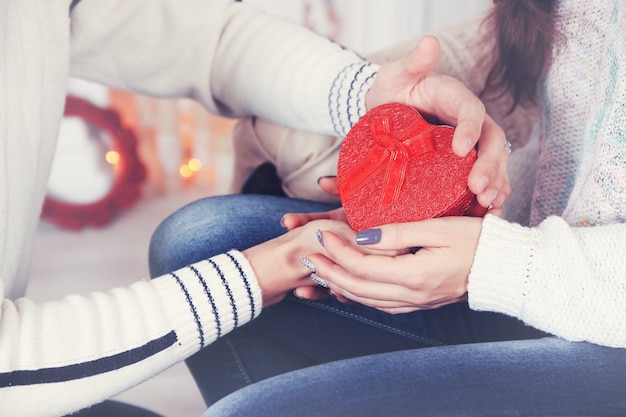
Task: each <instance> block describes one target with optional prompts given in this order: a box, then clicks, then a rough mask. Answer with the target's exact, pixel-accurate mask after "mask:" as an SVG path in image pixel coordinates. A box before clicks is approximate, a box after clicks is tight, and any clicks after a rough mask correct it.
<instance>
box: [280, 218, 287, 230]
mask: <svg viewBox="0 0 626 417" xmlns="http://www.w3.org/2000/svg"><path fill="white" fill-rule="evenodd" d="M280 225H281V226H282V227H284V228H285V229H286V228H287V226H285V216H283V217H281V218H280Z"/></svg>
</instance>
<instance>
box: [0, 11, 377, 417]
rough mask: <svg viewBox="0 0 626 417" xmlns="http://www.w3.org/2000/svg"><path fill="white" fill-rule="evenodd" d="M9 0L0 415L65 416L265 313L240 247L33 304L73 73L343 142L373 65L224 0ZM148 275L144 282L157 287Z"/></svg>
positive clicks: (2, 71) (2, 87) (1, 43)
mask: <svg viewBox="0 0 626 417" xmlns="http://www.w3.org/2000/svg"><path fill="white" fill-rule="evenodd" d="M69 7H70V0H3V1H1V2H0V300H2V301H1V305H0V415H2V416H12V417H17V416H37V417H42V416H58V415H64V414H66V413H69V412H71V411H74V410H78V409H80V408H82V407H85V406H88V405H91V404H94V403H96V402H98V401H101V400H103V399H105V398H108V397H111V396H113V395H115V394H117V393H119V392H121V391H123V390H125V389H127V388H129V387H131V386H133V385H135V384H138V383H140V382H142V381H144V380H146V379H148V378H150V377H152V376H154V375H156V374H157V373H158V372H160V371H162V370H164V369H166V368H168V367H170V366H171V365H173V364H175V363H177V362H179V361H181V360H184V359H186V358H187V357H189V356H190V355H191V354H193V353H195V352H197V351H198V350H199V349H200V348H201V347H202V346H206V345H207V344H210V343H211V342H212V341H213V340H215V339H216V338H218V337H220V336H221V335H223V334H226V333H228V332H229V331H231V330H232V329H233V328H235V327H237V326H240V325H242V324H245V323H246V322H247V321H249V320H251V319H252V318H254V317H255V316H257V315H258V314H259V313H260V310H261V294H260V289H259V286H258V284H257V281H256V277H255V276H254V273H253V271H252V269H251V267H250V265H249V264H248V262H247V260H246V259H245V258H244V257H243V256H242V254H241V253H239V252H236V251H234V252H229V253H228V254H223V255H220V256H217V257H214V258H212V259H209V260H207V261H204V262H200V263H198V264H196V265H193V266H190V267H188V268H184V269H182V270H179V271H175V272H173V273H172V274H170V275H168V276H164V277H161V278H157V279H155V280H152V281H150V280H147V279H146V280H145V281H139V282H137V283H136V284H134V285H132V286H131V287H129V288H120V289H115V290H113V291H110V292H106V293H94V294H90V295H87V296H79V295H70V296H68V297H67V298H64V299H62V300H59V301H54V302H47V303H41V304H36V303H34V302H32V301H31V300H29V299H26V298H21V297H23V295H24V293H25V290H26V285H27V282H28V269H29V258H30V253H31V244H32V239H33V234H34V232H35V228H36V225H37V222H38V218H39V213H40V209H41V204H42V201H43V199H44V196H45V194H46V188H47V179H48V175H49V171H50V166H51V162H52V158H53V155H54V151H55V146H56V138H57V134H58V131H59V125H60V122H61V118H62V112H63V105H64V98H65V93H66V83H67V79H68V76H75V77H83V78H86V79H89V80H92V81H97V82H102V83H104V84H107V85H110V86H113V87H117V88H124V89H129V90H133V91H136V92H139V93H143V94H150V95H156V96H163V97H191V98H194V99H197V100H199V101H200V102H201V103H203V104H204V105H205V106H206V107H207V109H209V110H210V111H213V112H216V113H220V114H223V115H229V116H246V115H250V114H259V115H261V116H263V117H265V118H269V119H271V120H276V121H280V122H281V123H285V124H287V125H291V126H294V127H298V128H303V129H312V130H318V131H321V132H325V133H335V134H344V133H345V132H346V130H347V129H349V127H350V125H351V123H353V122H354V121H355V120H356V118H358V116H359V114H362V112H363V111H364V105H363V98H364V91H365V90H366V88H367V86H368V84H369V82H370V81H371V79H372V77H373V75H374V73H375V70H376V67H375V66H373V65H370V64H366V63H364V61H363V60H362V59H361V58H360V57H358V56H357V55H356V54H354V53H351V52H349V51H346V50H344V49H343V48H341V47H340V46H338V45H336V44H333V43H332V42H330V41H328V40H326V39H324V38H321V37H317V36H312V35H310V34H309V33H308V32H306V31H305V30H304V29H302V28H299V27H297V26H295V25H291V24H288V23H286V22H283V21H279V20H277V19H275V18H272V17H270V16H267V15H263V14H260V13H258V12H257V11H254V10H251V9H250V8H248V7H247V6H245V5H242V4H241V3H236V2H233V1H227V0H83V1H82V2H80V3H79V4H78V6H77V7H76V8H75V9H74V10H73V11H72V13H71V15H70V13H69ZM145 278H147V277H145Z"/></svg>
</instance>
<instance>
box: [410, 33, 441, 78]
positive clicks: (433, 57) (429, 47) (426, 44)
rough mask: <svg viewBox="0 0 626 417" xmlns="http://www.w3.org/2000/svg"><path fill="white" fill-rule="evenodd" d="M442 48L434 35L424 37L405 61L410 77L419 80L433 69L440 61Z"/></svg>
mask: <svg viewBox="0 0 626 417" xmlns="http://www.w3.org/2000/svg"><path fill="white" fill-rule="evenodd" d="M440 50H441V46H440V45H439V40H438V39H437V38H436V37H435V36H432V35H426V36H424V37H422V38H421V39H420V40H419V42H418V43H417V45H416V46H415V48H413V49H412V50H411V51H410V52H409V53H408V54H407V55H406V56H405V57H404V60H403V66H404V71H406V73H407V75H408V76H410V77H414V78H416V79H419V78H421V77H423V76H425V75H426V74H428V73H429V72H431V71H432V70H433V69H435V66H436V65H437V61H439V54H440Z"/></svg>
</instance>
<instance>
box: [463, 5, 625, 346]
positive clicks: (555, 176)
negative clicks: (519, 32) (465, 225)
mask: <svg viewBox="0 0 626 417" xmlns="http://www.w3.org/2000/svg"><path fill="white" fill-rule="evenodd" d="M558 14H559V18H558V21H557V28H558V30H559V32H560V33H561V35H562V39H564V43H563V44H562V45H560V46H559V47H558V48H555V53H554V62H553V64H552V67H551V70H550V71H549V73H548V75H547V77H546V79H545V80H544V82H543V83H542V87H541V92H540V93H541V104H540V114H541V120H540V124H539V126H538V129H537V130H536V132H535V135H534V136H533V137H532V139H531V141H530V142H529V143H528V144H527V145H525V146H523V147H522V146H518V148H517V149H516V150H515V151H514V152H513V155H512V158H511V167H510V168H511V178H512V181H513V192H512V195H511V198H510V199H509V201H507V203H506V218H507V219H508V220H511V221H513V222H516V223H519V224H522V225H525V226H531V227H523V226H520V225H519V224H515V223H508V222H506V221H504V220H501V219H498V218H495V217H493V216H488V217H487V218H486V219H485V221H484V225H483V231H482V235H481V238H480V243H479V246H478V251H477V254H476V258H475V261H474V265H473V268H472V272H471V275H470V285H469V301H470V305H471V307H472V308H474V309H477V310H490V311H498V312H502V313H506V314H510V315H512V316H515V317H518V318H520V319H522V320H524V321H525V322H526V323H528V324H530V325H533V326H535V327H537V328H539V329H543V330H546V331H548V332H551V333H554V334H556V335H558V336H561V337H564V338H566V339H569V340H573V341H581V340H586V341H591V342H595V343H599V344H603V345H607V346H617V347H626V314H625V313H626V307H625V306H626V1H624V0H607V1H602V2H594V3H589V2H586V1H583V0H563V1H561V2H560V6H559V9H558ZM514 147H515V144H514Z"/></svg>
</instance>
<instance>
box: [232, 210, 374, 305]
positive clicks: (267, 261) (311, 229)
mask: <svg viewBox="0 0 626 417" xmlns="http://www.w3.org/2000/svg"><path fill="white" fill-rule="evenodd" d="M320 229H324V230H328V231H332V232H334V233H337V234H339V235H341V236H344V237H346V239H349V240H350V242H351V243H349V244H350V245H352V247H353V249H354V250H358V249H359V248H358V247H357V245H356V243H354V237H355V233H354V231H352V229H350V227H349V226H348V225H347V224H346V223H345V222H341V221H333V220H317V221H312V222H309V223H307V224H305V225H303V226H301V227H297V228H294V229H293V230H290V231H289V232H287V233H286V234H284V235H282V236H279V237H277V238H275V239H272V240H269V241H267V242H264V243H261V244H259V245H257V246H254V247H252V248H250V249H246V250H245V251H243V254H244V256H246V258H247V259H248V261H250V264H251V265H252V269H254V272H255V275H256V277H257V280H258V282H259V286H260V287H261V291H262V293H263V305H264V306H268V305H271V304H275V303H277V302H279V301H281V300H282V299H283V298H284V297H285V295H286V294H287V293H288V292H290V291H292V290H293V289H295V288H297V287H301V288H304V290H303V291H304V293H305V294H307V295H309V298H319V297H320V296H323V295H327V292H326V290H324V291H320V290H319V288H320V287H318V286H317V284H316V283H315V282H314V281H313V280H311V279H310V278H309V276H310V275H311V270H310V269H308V268H306V267H305V266H304V265H303V264H302V263H301V262H300V259H301V258H302V257H305V256H306V255H308V254H310V253H312V252H319V251H320V250H321V249H322V247H321V246H320V243H319V241H318V238H317V230H320ZM363 250H366V249H365V248H363ZM307 287H314V288H313V289H312V290H310V291H307V290H306V288H307Z"/></svg>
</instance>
